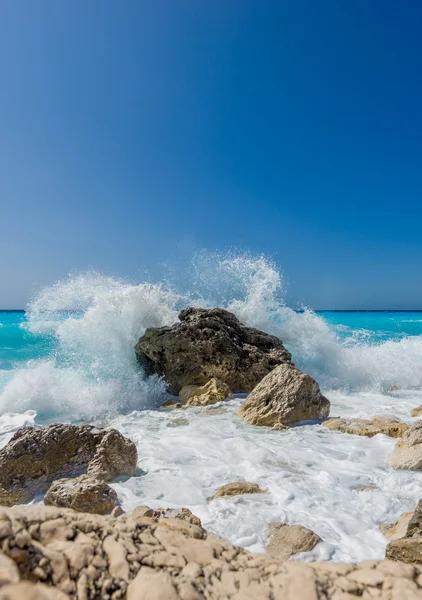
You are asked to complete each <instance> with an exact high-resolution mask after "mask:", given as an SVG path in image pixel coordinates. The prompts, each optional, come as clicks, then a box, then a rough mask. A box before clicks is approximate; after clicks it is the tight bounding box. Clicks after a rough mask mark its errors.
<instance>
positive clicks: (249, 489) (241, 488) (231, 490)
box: [212, 481, 268, 500]
mask: <svg viewBox="0 0 422 600" xmlns="http://www.w3.org/2000/svg"><path fill="white" fill-rule="evenodd" d="M267 493H268V492H267V491H266V490H262V489H261V488H260V487H259V485H258V484H257V483H249V482H248V481H234V482H232V483H226V485H223V486H221V488H219V489H218V490H217V491H216V492H215V494H214V496H213V497H212V500H215V498H224V497H227V496H240V495H242V494H267Z"/></svg>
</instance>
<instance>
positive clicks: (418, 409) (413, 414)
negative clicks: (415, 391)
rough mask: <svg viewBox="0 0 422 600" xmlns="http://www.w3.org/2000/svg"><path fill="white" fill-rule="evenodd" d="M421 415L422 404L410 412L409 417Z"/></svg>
mask: <svg viewBox="0 0 422 600" xmlns="http://www.w3.org/2000/svg"><path fill="white" fill-rule="evenodd" d="M421 415H422V404H421V405H420V406H417V407H416V408H414V409H413V410H412V411H411V412H410V416H411V417H420V416H421Z"/></svg>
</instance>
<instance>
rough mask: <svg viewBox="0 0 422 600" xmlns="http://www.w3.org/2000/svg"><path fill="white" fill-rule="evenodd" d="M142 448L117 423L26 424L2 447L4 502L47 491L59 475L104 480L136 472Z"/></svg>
mask: <svg viewBox="0 0 422 600" xmlns="http://www.w3.org/2000/svg"><path fill="white" fill-rule="evenodd" d="M136 464H137V451H136V446H135V444H134V443H133V442H131V441H130V440H128V439H126V438H125V437H124V436H123V435H122V434H121V433H119V432H118V431H116V430H115V429H110V430H101V429H97V428H96V427H91V426H90V425H62V424H54V425H49V426H48V427H40V428H37V429H35V428H32V427H26V428H24V429H20V430H19V431H17V432H16V433H15V435H14V436H13V438H12V439H11V440H10V442H9V443H8V444H7V445H6V446H5V447H4V448H3V449H2V450H0V504H2V505H3V506H13V505H14V504H23V503H26V502H29V501H30V500H32V499H33V498H34V497H35V496H36V495H37V494H42V493H44V492H46V491H47V489H48V488H49V487H50V485H51V484H52V483H53V482H54V481H56V480H57V479H69V478H74V477H79V476H80V475H84V474H88V475H89V476H90V477H91V478H93V479H97V480H98V481H111V480H112V479H113V478H114V477H117V476H118V475H133V474H134V473H135V471H136Z"/></svg>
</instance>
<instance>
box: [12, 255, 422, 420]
mask: <svg viewBox="0 0 422 600" xmlns="http://www.w3.org/2000/svg"><path fill="white" fill-rule="evenodd" d="M178 279H180V281H181V282H183V286H182V284H181V287H182V289H181V290H180V291H176V290H175V287H171V286H169V285H168V284H166V285H164V284H151V283H142V284H137V285H134V284H131V283H127V282H122V281H119V280H117V279H113V278H111V277H104V276H101V275H99V274H96V273H88V274H80V275H75V276H69V277H68V278H67V279H65V280H63V281H59V282H57V283H55V284H54V285H52V286H50V287H47V288H45V289H44V290H43V291H42V292H41V293H40V295H39V296H38V297H37V298H36V299H35V300H34V301H33V302H32V303H31V304H30V306H29V312H28V323H27V324H26V325H25V326H26V327H28V328H29V329H30V330H31V331H32V332H34V333H41V334H44V335H46V334H50V335H51V336H52V338H53V339H54V340H56V344H55V346H54V351H52V354H51V356H49V357H48V359H47V360H45V359H43V360H41V361H29V362H28V363H27V364H26V366H25V367H24V368H21V369H18V370H17V371H16V372H15V373H14V376H13V377H12V378H11V379H9V378H8V377H7V378H6V382H5V384H4V387H3V392H2V393H1V394H0V410H3V411H8V410H16V409H17V408H18V409H19V410H26V409H29V408H30V409H35V410H37V411H39V413H40V414H49V413H52V412H56V413H58V414H67V415H69V416H71V417H74V416H75V415H79V416H80V417H84V418H89V417H91V418H94V417H96V416H98V415H99V414H103V415H104V414H112V413H116V412H122V411H128V410H131V409H134V408H144V407H146V406H156V404H157V402H158V401H159V399H161V398H162V397H163V394H164V385H163V384H161V386H160V383H159V382H157V380H152V381H150V382H148V381H143V380H142V375H141V374H140V371H139V368H138V366H137V364H136V362H135V356H134V345H135V343H136V342H137V340H138V338H139V337H140V336H141V335H142V334H143V332H144V331H145V329H146V328H147V327H157V326H162V325H170V324H172V323H174V322H175V321H176V320H177V312H178V310H179V309H180V308H182V307H185V306H189V305H192V304H193V305H196V306H224V307H226V308H228V310H232V311H233V312H235V313H236V314H237V316H238V317H239V318H240V319H241V321H243V322H244V323H246V324H248V325H251V326H254V327H258V328H259V329H262V330H264V331H267V332H269V333H272V334H275V335H277V336H279V337H280V338H281V339H282V340H283V341H284V343H285V345H286V346H287V347H288V348H289V350H290V351H291V352H292V353H293V358H294V360H295V362H296V363H297V365H298V366H299V367H300V368H302V369H303V370H305V371H307V372H309V373H310V374H311V375H313V376H314V377H315V378H316V379H317V380H318V381H320V383H321V384H323V385H324V386H325V387H336V388H337V389H342V388H348V389H351V390H363V389H366V390H381V389H385V388H388V387H391V386H392V385H395V386H398V387H401V388H409V387H417V386H422V370H421V369H420V368H419V366H420V364H421V361H422V338H421V337H413V338H412V337H408V338H403V339H401V340H400V341H389V342H384V343H380V344H370V343H367V341H366V338H365V336H363V339H362V336H358V337H357V338H356V339H354V338H353V336H351V337H349V338H348V340H347V341H346V342H345V341H344V340H342V339H340V338H339V337H338V336H337V334H336V330H335V329H333V328H331V327H330V326H329V325H328V324H327V322H326V321H325V320H324V319H323V318H321V317H320V316H318V315H317V314H315V313H314V312H312V311H311V310H305V311H304V312H303V313H296V312H295V311H293V310H291V309H290V308H288V307H287V306H285V304H284V300H283V298H284V292H285V290H284V280H283V278H282V276H281V274H280V273H279V272H278V271H277V269H276V268H275V267H274V265H272V264H271V263H270V262H269V261H268V260H267V259H265V258H264V257H258V258H256V257H255V258H254V257H251V256H249V255H241V256H229V257H227V256H219V255H218V254H215V253H214V254H209V253H200V254H198V255H197V256H196V257H195V258H194V260H193V261H192V264H191V265H190V266H189V268H187V272H186V273H185V274H184V275H180V277H178Z"/></svg>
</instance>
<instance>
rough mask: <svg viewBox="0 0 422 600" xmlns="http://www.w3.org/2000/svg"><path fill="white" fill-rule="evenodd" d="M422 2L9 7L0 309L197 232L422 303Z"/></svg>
mask: <svg viewBox="0 0 422 600" xmlns="http://www.w3.org/2000/svg"><path fill="white" fill-rule="evenodd" d="M421 23H422V5H421V4H420V3H418V2H416V1H415V0H412V1H407V0H403V1H401V2H397V0H394V1H393V0H342V1H339V0H295V1H294V2H292V1H287V0H286V1H285V0H273V1H268V0H255V1H252V0H230V1H228V0H212V1H211V0H210V1H205V0H204V1H198V0H177V2H176V1H175V0H154V1H148V2H147V1H144V0H134V1H132V0H122V1H120V2H117V1H116V0H101V1H100V0H91V1H86V0H72V1H61V2H58V1H57V0H37V1H36V2H34V1H32V0H0V86H1V87H0V203H1V206H0V220H1V221H0V222H1V230H0V231H1V236H0V306H1V307H22V306H23V305H25V303H26V301H27V299H28V297H29V295H30V294H32V293H33V291H34V290H36V289H37V288H39V287H40V286H42V285H44V284H47V283H49V282H51V281H53V280H55V279H57V278H61V277H63V276H66V274H67V273H68V272H69V271H70V270H84V269H89V268H93V269H96V270H99V271H102V272H105V273H107V274H110V273H111V274H113V273H115V274H119V275H121V276H124V277H128V278H133V279H139V278H140V275H141V273H142V271H143V269H144V268H147V269H149V270H150V271H152V272H153V271H154V268H155V267H154V265H156V264H157V263H159V262H162V261H164V260H167V259H168V257H169V256H173V255H174V254H175V253H177V252H178V249H179V247H186V245H188V246H189V245H192V246H196V247H198V248H209V249H219V250H222V251H224V250H225V249H227V248H232V247H237V248H240V249H249V250H250V251H252V252H253V253H265V254H268V255H271V256H272V257H273V258H274V260H275V261H276V262H277V263H278V264H280V266H281V267H282V268H283V271H284V273H285V274H286V276H287V278H288V281H289V296H288V298H289V301H290V303H291V304H293V305H296V304H297V303H302V302H304V303H306V304H308V305H311V306H313V307H314V308H362V307H363V308H421V307H422V277H421V274H422V234H421V231H422V64H421V63H422V36H421V31H420V30H421Z"/></svg>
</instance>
